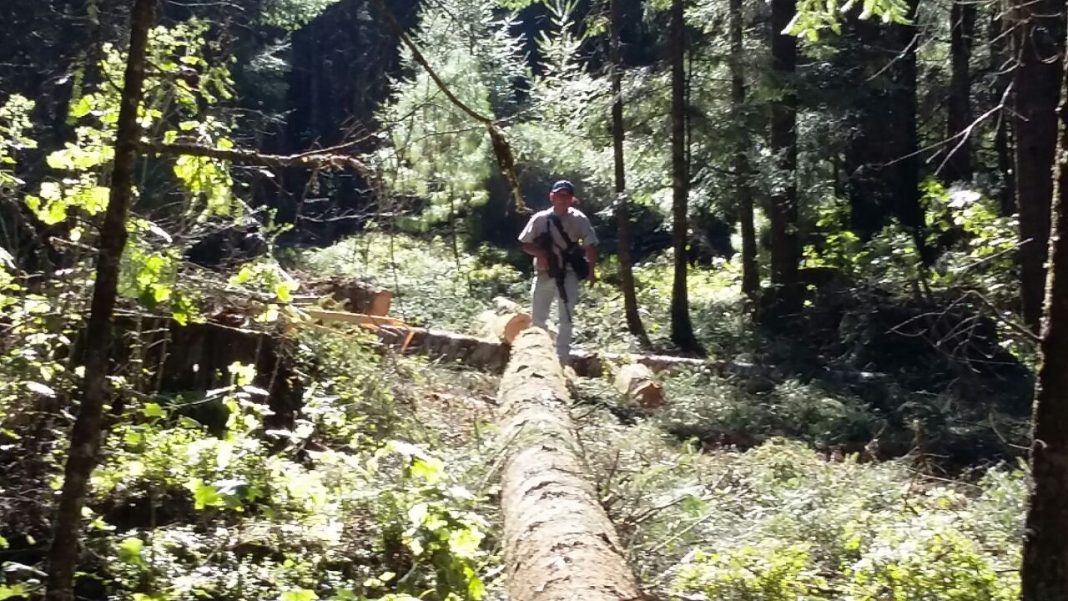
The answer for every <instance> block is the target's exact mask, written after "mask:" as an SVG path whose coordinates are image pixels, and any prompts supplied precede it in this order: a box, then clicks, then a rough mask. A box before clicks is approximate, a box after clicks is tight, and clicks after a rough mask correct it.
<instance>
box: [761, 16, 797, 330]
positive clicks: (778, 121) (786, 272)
mask: <svg viewBox="0 0 1068 601" xmlns="http://www.w3.org/2000/svg"><path fill="white" fill-rule="evenodd" d="M796 7H797V2H796V0H772V2H771V28H772V33H771V35H772V38H771V60H772V69H773V72H774V76H775V84H776V86H777V87H779V88H780V89H781V90H782V94H781V97H780V98H779V99H778V100H775V101H773V102H772V103H771V152H772V156H773V160H774V162H775V170H776V175H775V180H776V182H775V184H774V186H773V188H772V193H771V202H770V206H769V207H768V217H769V218H770V221H771V284H772V287H773V288H774V291H773V294H774V299H773V300H774V303H773V305H774V308H773V314H774V315H775V316H780V317H781V316H784V315H787V314H790V313H796V312H797V311H799V310H800V309H801V290H800V286H799V285H798V281H797V269H798V262H799V261H800V259H801V246H800V242H799V239H798V235H797V178H796V171H797V94H796V93H795V92H794V89H793V88H794V83H793V77H794V73H795V71H796V69H797V38H795V37H794V36H792V35H787V34H784V33H782V31H783V30H784V29H786V26H787V24H788V23H789V22H790V20H791V19H793V17H794V13H795V11H796Z"/></svg>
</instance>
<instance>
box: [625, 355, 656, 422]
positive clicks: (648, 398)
mask: <svg viewBox="0 0 1068 601" xmlns="http://www.w3.org/2000/svg"><path fill="white" fill-rule="evenodd" d="M615 385H616V390H618V391H619V392H620V393H621V394H623V395H624V396H625V397H627V398H628V399H629V400H632V401H634V402H636V403H638V404H639V405H641V407H642V409H644V410H646V411H650V412H651V411H654V410H656V409H659V408H660V407H663V406H664V385H663V384H661V383H660V382H657V381H656V377H655V376H653V370H652V369H649V366H648V365H643V364H641V363H630V364H628V365H624V366H623V367H621V368H619V371H617V372H616V378H615Z"/></svg>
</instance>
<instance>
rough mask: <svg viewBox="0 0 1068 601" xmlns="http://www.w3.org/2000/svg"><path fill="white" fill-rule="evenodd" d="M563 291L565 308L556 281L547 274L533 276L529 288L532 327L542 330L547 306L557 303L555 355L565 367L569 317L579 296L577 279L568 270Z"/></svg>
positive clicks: (569, 339) (568, 337) (569, 348)
mask: <svg viewBox="0 0 1068 601" xmlns="http://www.w3.org/2000/svg"><path fill="white" fill-rule="evenodd" d="M564 291H565V292H566V293H567V304H566V308H565V304H564V303H563V302H562V300H561V299H560V292H559V290H558V289H557V286H556V280H554V279H553V278H551V277H549V274H548V273H547V272H544V271H539V272H538V273H537V275H535V276H534V282H533V284H532V285H531V287H530V298H531V303H530V305H531V306H530V320H531V321H532V322H534V325H536V326H538V327H540V328H544V327H545V322H546V320H548V319H549V306H550V305H552V303H553V301H554V300H556V301H557V303H556V312H557V319H556V325H557V328H558V332H557V334H556V354H557V356H558V357H560V363H561V364H562V365H567V363H568V355H570V354H571V317H572V316H574V314H575V305H576V304H577V302H578V294H579V282H578V278H576V277H575V272H573V271H571V270H568V272H567V275H566V276H565V277H564Z"/></svg>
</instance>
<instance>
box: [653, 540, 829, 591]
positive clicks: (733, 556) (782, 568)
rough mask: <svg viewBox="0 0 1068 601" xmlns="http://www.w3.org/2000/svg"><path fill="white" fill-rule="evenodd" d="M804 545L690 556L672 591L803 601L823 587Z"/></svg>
mask: <svg viewBox="0 0 1068 601" xmlns="http://www.w3.org/2000/svg"><path fill="white" fill-rule="evenodd" d="M811 560H812V558H811V556H810V554H809V551H808V549H807V548H806V545H803V544H793V545H787V546H783V545H781V544H776V543H775V542H774V541H772V542H771V544H765V545H760V546H758V547H750V546H744V547H737V548H732V549H729V550H726V551H723V552H720V553H711V554H706V553H704V552H702V551H700V550H698V551H695V552H694V553H693V554H692V557H690V558H689V559H688V560H686V561H684V562H683V564H682V565H681V566H680V568H679V573H678V575H677V576H676V577H675V581H674V584H673V585H672V586H673V588H674V589H675V590H676V591H678V592H679V593H683V594H686V595H687V596H691V595H693V594H694V593H697V594H700V595H703V596H704V598H705V599H719V600H721V601H808V600H811V599H818V598H820V597H819V596H818V594H819V592H820V590H821V589H823V588H824V587H826V585H827V583H826V580H824V578H822V577H821V576H820V575H819V574H818V573H817V571H816V566H815V565H813V564H812V561H811Z"/></svg>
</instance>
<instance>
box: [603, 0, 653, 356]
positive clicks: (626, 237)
mask: <svg viewBox="0 0 1068 601" xmlns="http://www.w3.org/2000/svg"><path fill="white" fill-rule="evenodd" d="M620 1H621V0H609V2H610V6H609V13H610V25H611V28H612V31H611V37H612V40H611V44H612V49H611V51H612V160H613V161H614V163H615V192H616V223H617V224H618V225H617V227H618V230H619V231H618V235H619V248H618V249H617V250H616V253H617V254H618V255H619V279H620V286H621V287H622V288H623V312H624V314H625V315H626V317H627V329H628V330H630V333H631V334H633V335H634V337H635V338H637V339H638V344H640V345H641V346H642V348H649V347H650V346H652V345H651V344H650V342H649V335H648V334H647V333H646V332H645V325H644V324H642V318H641V315H639V314H638V296H637V294H636V293H635V291H634V270H633V260H632V259H631V255H630V244H631V242H630V210H629V207H628V200H627V180H626V167H625V164H624V163H623V85H622V79H623V56H622V53H621V52H620V48H619V46H620V43H621V41H620V35H621V31H622V27H623V19H622V15H621V11H620V6H619V3H620Z"/></svg>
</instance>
